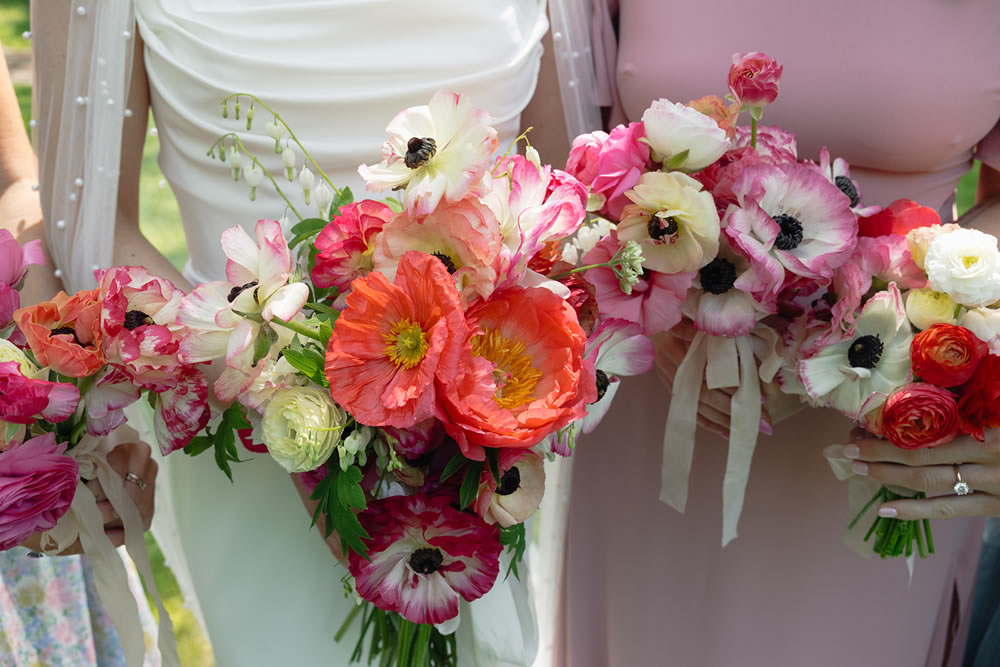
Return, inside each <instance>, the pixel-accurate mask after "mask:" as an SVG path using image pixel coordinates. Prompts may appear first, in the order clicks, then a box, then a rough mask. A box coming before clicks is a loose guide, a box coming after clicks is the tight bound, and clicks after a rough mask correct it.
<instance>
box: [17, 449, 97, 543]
mask: <svg viewBox="0 0 1000 667" xmlns="http://www.w3.org/2000/svg"><path fill="white" fill-rule="evenodd" d="M65 452H66V444H65V443H62V444H56V437H55V435H53V434H52V433H46V434H44V435H41V436H38V437H35V438H32V439H30V440H26V441H24V442H22V443H20V444H15V445H14V446H13V447H11V448H10V449H7V450H6V451H3V452H0V551H5V550H7V549H10V548H12V547H15V546H17V545H18V544H20V543H21V542H23V541H24V539H25V538H26V537H28V535H30V534H31V533H34V532H37V531H44V530H49V529H50V528H53V527H54V526H55V525H56V522H58V521H59V519H60V518H61V517H62V515H63V514H65V513H66V510H68V509H69V506H70V505H71V504H72V503H73V496H74V494H75V493H76V486H77V480H78V479H79V469H78V466H77V463H76V461H75V460H73V459H71V458H70V457H68V456H64V454H65Z"/></svg>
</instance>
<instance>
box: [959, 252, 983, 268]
mask: <svg viewBox="0 0 1000 667" xmlns="http://www.w3.org/2000/svg"><path fill="white" fill-rule="evenodd" d="M962 264H964V265H965V268H967V269H971V268H972V267H974V266H975V265H976V264H979V255H965V256H964V257H962Z"/></svg>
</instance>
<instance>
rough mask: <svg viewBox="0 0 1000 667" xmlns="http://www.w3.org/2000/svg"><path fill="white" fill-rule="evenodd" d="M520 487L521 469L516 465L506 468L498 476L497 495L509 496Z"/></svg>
mask: <svg viewBox="0 0 1000 667" xmlns="http://www.w3.org/2000/svg"><path fill="white" fill-rule="evenodd" d="M520 487H521V471H520V470H518V469H517V466H514V467H513V468H507V470H506V472H504V474H503V475H501V476H500V486H498V487H497V495H498V496H509V495H510V494H512V493H514V492H515V491H517V490H518V489H519V488H520Z"/></svg>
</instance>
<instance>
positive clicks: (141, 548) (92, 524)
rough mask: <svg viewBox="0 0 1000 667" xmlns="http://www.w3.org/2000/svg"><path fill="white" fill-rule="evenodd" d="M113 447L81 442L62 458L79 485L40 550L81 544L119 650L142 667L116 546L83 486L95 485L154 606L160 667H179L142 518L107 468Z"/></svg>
mask: <svg viewBox="0 0 1000 667" xmlns="http://www.w3.org/2000/svg"><path fill="white" fill-rule="evenodd" d="M110 448H111V445H110V444H109V443H108V440H107V439H105V438H101V439H98V438H93V437H91V436H84V437H83V438H82V439H81V440H80V442H79V443H78V444H77V445H76V446H74V447H73V448H72V449H70V450H68V451H67V452H66V455H67V456H70V457H72V458H74V459H76V461H77V463H78V465H79V468H80V477H81V481H80V482H78V483H77V486H76V494H75V495H74V496H73V503H72V504H71V505H70V508H69V510H68V511H67V512H66V514H64V515H63V517H62V518H61V519H60V520H59V522H58V523H57V524H56V525H55V527H54V528H52V529H51V530H49V531H47V532H46V533H44V534H43V535H42V548H43V550H44V551H45V552H46V553H50V554H57V553H59V552H61V551H63V550H65V549H67V548H68V547H69V546H71V545H72V544H73V543H74V542H75V541H76V539H77V538H78V537H79V539H80V544H81V546H82V547H83V551H84V553H85V554H86V555H87V559H88V560H89V561H90V564H91V566H92V568H93V571H94V583H95V585H96V586H97V592H98V594H99V595H100V597H101V602H102V603H103V605H104V609H105V611H107V613H108V617H109V618H110V619H111V622H112V623H113V624H114V626H115V629H116V630H117V631H118V637H119V639H120V640H121V645H122V650H123V653H124V654H125V660H126V662H127V664H128V665H129V667H141V665H142V664H143V659H144V656H145V653H146V642H145V638H144V635H143V631H142V626H141V625H140V623H139V608H138V606H137V604H136V601H135V598H134V597H133V595H132V592H131V590H130V589H129V587H128V574H127V572H126V570H125V565H124V563H122V559H121V557H120V556H119V555H118V552H117V551H115V547H114V545H113V544H112V543H111V540H110V539H108V536H107V535H105V533H104V521H103V520H102V519H101V513H100V511H99V510H98V509H97V499H96V498H95V497H94V494H93V493H92V492H91V491H90V489H89V488H87V486H86V484H84V482H83V481H82V480H91V479H97V480H98V481H99V482H100V484H101V488H103V489H104V493H105V495H106V496H107V498H108V501H109V502H110V503H111V506H112V507H114V509H115V511H116V512H117V513H118V516H120V517H121V519H122V523H123V525H124V527H125V547H126V548H127V549H128V553H129V556H131V558H132V560H133V561H134V562H135V565H136V569H137V570H138V571H139V574H141V575H142V578H143V580H144V582H145V584H146V589H147V590H148V591H150V593H151V594H152V596H153V599H154V600H155V601H156V608H157V610H158V611H159V638H158V645H159V649H160V658H161V661H162V665H163V667H179V666H180V658H179V657H178V654H177V643H176V640H175V639H174V628H173V623H171V621H170V615H169V614H168V613H167V611H166V609H165V608H164V607H163V602H162V601H161V600H160V594H159V592H158V591H157V590H156V584H155V582H154V580H153V570H152V567H151V566H150V563H149V553H148V552H147V551H146V542H145V539H144V537H143V533H144V532H145V531H144V530H143V527H142V517H140V516H139V510H138V508H137V507H136V506H135V503H134V502H133V501H132V498H131V496H129V495H128V492H127V491H126V490H125V484H124V480H123V479H122V478H121V477H120V476H119V475H118V473H117V472H115V470H114V469H112V468H111V466H110V465H109V464H108V460H107V454H108V451H110Z"/></svg>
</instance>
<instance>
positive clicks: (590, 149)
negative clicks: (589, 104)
mask: <svg viewBox="0 0 1000 667" xmlns="http://www.w3.org/2000/svg"><path fill="white" fill-rule="evenodd" d="M607 140H608V133H607V132H602V131H600V130H596V131H594V132H588V133H587V134H581V135H580V136H578V137H577V138H576V139H574V140H573V147H572V148H571V149H570V151H569V157H568V158H567V159H566V171H568V172H569V173H570V174H571V175H573V176H575V177H576V178H577V179H579V180H580V182H581V183H583V184H584V185H588V186H589V185H590V184H591V183H593V182H594V179H595V178H596V177H597V165H598V160H599V158H600V155H601V149H602V147H603V146H604V144H605V142H607Z"/></svg>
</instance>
